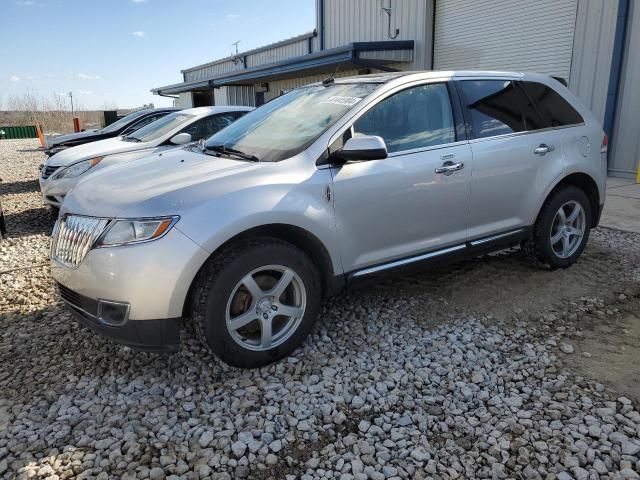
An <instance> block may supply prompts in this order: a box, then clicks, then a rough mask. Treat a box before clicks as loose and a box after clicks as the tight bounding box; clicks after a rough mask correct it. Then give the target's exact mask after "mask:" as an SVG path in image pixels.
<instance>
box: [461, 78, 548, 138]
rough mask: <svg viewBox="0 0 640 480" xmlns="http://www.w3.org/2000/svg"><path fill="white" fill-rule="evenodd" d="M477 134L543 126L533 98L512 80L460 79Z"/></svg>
mask: <svg viewBox="0 0 640 480" xmlns="http://www.w3.org/2000/svg"><path fill="white" fill-rule="evenodd" d="M460 85H461V86H462V93H463V101H464V103H465V106H466V110H467V112H468V113H469V114H470V115H471V123H472V126H473V133H474V136H475V138H486V137H493V136H496V135H504V134H507V133H515V132H524V131H527V130H537V129H540V128H544V121H543V118H542V116H541V115H540V114H539V112H538V110H537V109H536V108H535V107H534V105H533V104H532V102H531V100H529V98H527V96H526V95H524V93H523V92H522V90H520V89H519V88H518V86H517V85H516V84H515V83H514V82H512V81H510V80H465V81H461V82H460Z"/></svg>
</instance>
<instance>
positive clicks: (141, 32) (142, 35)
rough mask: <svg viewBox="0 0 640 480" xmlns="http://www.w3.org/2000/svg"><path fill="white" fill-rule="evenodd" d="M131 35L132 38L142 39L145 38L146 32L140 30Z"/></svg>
mask: <svg viewBox="0 0 640 480" xmlns="http://www.w3.org/2000/svg"><path fill="white" fill-rule="evenodd" d="M131 35H133V36H134V37H138V38H144V37H146V36H147V33H146V32H143V31H142V30H138V31H135V32H131Z"/></svg>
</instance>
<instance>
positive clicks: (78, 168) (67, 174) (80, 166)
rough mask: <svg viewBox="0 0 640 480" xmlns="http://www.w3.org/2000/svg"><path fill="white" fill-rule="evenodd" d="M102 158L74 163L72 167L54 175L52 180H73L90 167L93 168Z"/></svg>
mask: <svg viewBox="0 0 640 480" xmlns="http://www.w3.org/2000/svg"><path fill="white" fill-rule="evenodd" d="M103 158H104V157H94V158H90V159H89V160H83V161H82V162H78V163H74V164H73V165H70V166H68V167H67V168H64V169H62V170H60V172H58V173H56V174H55V175H54V177H53V179H54V180H60V179H61V178H74V177H79V176H80V175H82V174H83V173H85V172H86V171H87V170H89V169H90V168H92V167H95V166H96V165H97V164H98V163H100V161H101V160H102V159H103Z"/></svg>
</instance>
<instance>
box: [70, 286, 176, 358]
mask: <svg viewBox="0 0 640 480" xmlns="http://www.w3.org/2000/svg"><path fill="white" fill-rule="evenodd" d="M58 287H59V289H60V296H61V297H62V299H63V300H64V302H65V303H66V305H67V306H68V307H69V309H70V310H71V312H72V313H73V314H74V316H75V317H76V318H77V319H78V321H79V322H80V323H81V324H82V325H84V326H86V327H88V328H89V329H90V330H92V331H94V332H96V333H97V334H99V335H101V336H103V337H106V338H109V339H111V340H114V341H116V342H117V343H120V344H122V345H126V346H129V347H131V348H135V349H136V350H145V351H154V352H175V351H177V350H178V349H179V348H180V330H181V326H182V320H181V319H180V318H167V319H162V320H132V321H130V320H127V321H125V322H124V323H123V324H122V325H109V324H107V323H105V322H104V321H102V319H101V318H100V315H99V312H98V302H97V300H95V299H92V298H88V297H85V296H83V295H80V294H79V293H77V292H74V291H72V290H70V289H68V288H67V287H65V286H63V285H61V284H59V285H58Z"/></svg>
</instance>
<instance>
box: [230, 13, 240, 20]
mask: <svg viewBox="0 0 640 480" xmlns="http://www.w3.org/2000/svg"><path fill="white" fill-rule="evenodd" d="M233 18H240V15H238V14H237V13H228V14H227V19H228V20H231V19H233Z"/></svg>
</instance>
